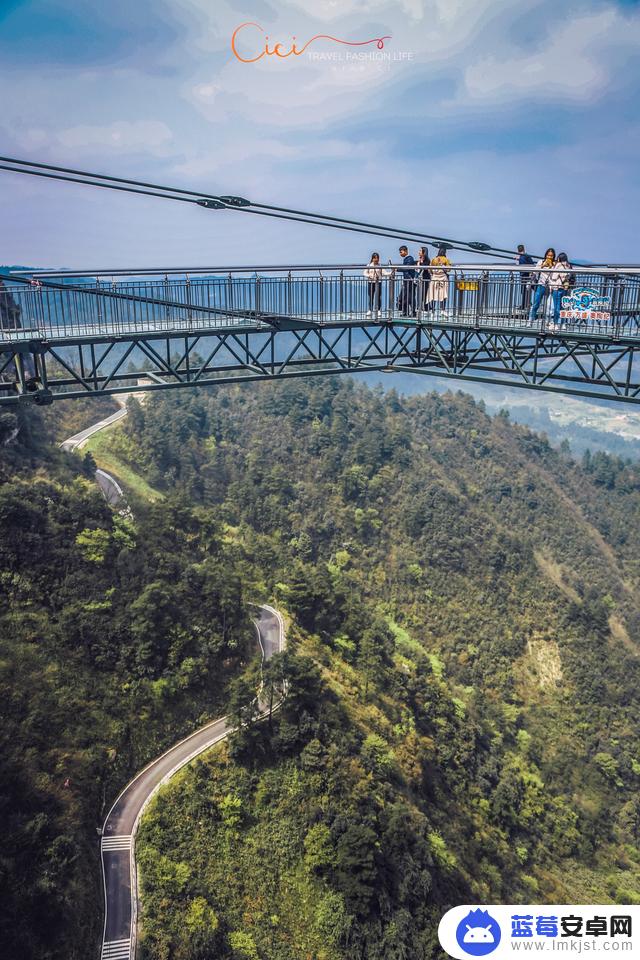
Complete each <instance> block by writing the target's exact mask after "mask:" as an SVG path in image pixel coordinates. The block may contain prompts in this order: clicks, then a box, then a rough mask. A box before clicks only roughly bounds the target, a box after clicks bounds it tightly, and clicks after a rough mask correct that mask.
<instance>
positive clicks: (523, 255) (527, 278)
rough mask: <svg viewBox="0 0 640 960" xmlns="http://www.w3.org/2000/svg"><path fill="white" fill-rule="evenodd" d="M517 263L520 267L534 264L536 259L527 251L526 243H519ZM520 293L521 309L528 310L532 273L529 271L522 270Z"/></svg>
mask: <svg viewBox="0 0 640 960" xmlns="http://www.w3.org/2000/svg"><path fill="white" fill-rule="evenodd" d="M516 263H517V264H518V266H519V267H528V266H533V265H534V263H535V260H534V259H533V257H532V256H531V254H530V253H527V251H526V250H525V246H524V243H519V244H518V256H517V257H516ZM520 295H521V303H522V306H521V309H522V310H527V309H528V307H529V304H530V303H531V274H530V273H529V272H528V271H524V270H523V271H522V273H521V274H520Z"/></svg>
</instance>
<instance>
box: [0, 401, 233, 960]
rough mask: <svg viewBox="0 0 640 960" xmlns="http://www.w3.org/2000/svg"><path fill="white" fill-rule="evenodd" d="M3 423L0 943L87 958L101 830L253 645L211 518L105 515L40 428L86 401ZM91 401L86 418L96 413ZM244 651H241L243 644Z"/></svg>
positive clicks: (201, 512) (176, 506) (167, 512)
mask: <svg viewBox="0 0 640 960" xmlns="http://www.w3.org/2000/svg"><path fill="white" fill-rule="evenodd" d="M68 409H69V411H70V412H71V413H72V423H69V422H67V421H65V416H66V413H65V410H64V405H62V409H60V408H59V407H58V406H56V407H54V408H53V409H52V410H51V411H47V424H45V421H44V420H43V417H42V415H41V414H40V413H39V412H38V411H37V410H35V409H34V410H29V411H28V413H25V412H23V411H20V410H19V411H18V412H17V413H15V414H13V413H11V414H3V416H2V418H0V430H3V431H4V432H3V433H0V455H1V458H2V459H1V460H0V584H1V588H2V589H1V592H0V647H1V653H0V699H1V701H2V708H1V711H0V713H1V721H2V722H1V725H0V737H1V740H2V743H1V748H0V756H1V760H0V817H1V819H2V832H3V842H2V854H1V855H0V898H1V901H2V911H1V915H2V920H1V923H0V931H1V932H0V939H1V942H2V948H3V955H4V956H7V957H11V960H23V958H24V960H40V958H43V960H44V958H51V960H53V958H62V957H64V958H75V960H85V958H87V957H89V956H93V955H97V951H98V943H99V935H100V933H101V915H100V914H101V903H102V893H101V889H100V874H99V855H98V840H99V838H98V834H97V831H96V828H97V827H99V826H100V825H101V822H102V819H103V817H104V814H105V813H106V807H107V804H109V803H110V802H111V800H113V798H114V796H115V794H117V792H118V791H119V790H120V788H121V787H122V786H123V785H124V783H126V781H127V780H128V778H129V777H130V776H131V775H132V773H134V772H135V771H136V770H137V769H138V768H140V767H141V766H142V765H143V764H144V763H145V762H146V761H147V760H149V759H150V758H151V757H153V756H154V755H156V754H157V753H158V752H160V751H161V750H162V749H163V748H165V747H166V746H168V745H169V744H170V743H172V742H173V741H174V740H175V739H177V738H178V736H179V735H181V734H184V733H185V732H186V731H187V730H189V729H191V728H192V727H193V726H195V725H198V724H199V723H201V722H202V721H203V719H204V718H209V717H211V716H216V715H217V714H218V711H219V710H220V709H221V708H222V704H223V703H224V702H225V700H226V696H225V694H224V687H225V683H226V681H227V680H228V678H229V677H230V676H231V675H233V673H234V672H236V671H237V665H238V663H239V661H240V660H241V658H242V656H243V655H244V654H245V649H246V648H247V647H248V646H249V644H251V643H252V636H251V631H250V629H249V625H248V620H247V614H246V609H245V605H244V599H243V595H242V585H241V579H242V577H241V571H240V558H239V557H238V551H237V549H236V548H235V547H234V545H233V544H230V543H228V542H226V541H225V539H224V537H223V534H222V531H221V529H220V527H219V524H218V522H217V519H216V516H215V512H212V511H211V510H210V509H209V510H207V509H205V508H202V507H199V508H195V509H191V508H190V507H189V506H187V505H186V504H185V503H184V501H180V502H179V501H178V500H176V499H174V500H172V499H171V498H167V500H166V501H165V502H163V503H162V504H155V505H145V504H142V503H136V504H135V509H134V512H133V516H130V515H127V514H118V513H114V512H112V511H111V510H110V509H109V508H108V507H107V506H106V504H105V503H104V501H103V499H102V497H101V496H100V494H99V492H98V489H97V486H96V484H95V483H94V481H93V470H94V464H93V462H92V460H91V458H90V457H89V458H85V459H84V461H83V460H82V459H80V458H77V457H72V456H70V455H68V454H64V453H62V452H61V451H58V450H57V449H56V448H55V447H54V446H51V445H49V444H48V443H47V442H46V441H45V440H44V439H43V437H45V436H46V435H47V433H48V432H49V431H50V427H51V421H52V420H53V419H54V418H56V417H57V418H58V419H60V418H62V423H61V424H58V427H57V432H61V429H62V427H63V426H64V423H65V422H66V429H68V430H69V432H73V430H76V429H79V428H80V427H81V426H83V425H84V422H83V416H85V417H86V416H87V415H88V414H89V410H88V409H85V410H84V414H83V406H82V404H80V405H79V406H78V407H76V408H74V409H73V410H71V408H68ZM108 412H109V411H108V410H106V411H103V410H102V409H101V406H100V405H95V406H94V407H93V413H92V414H91V417H89V419H88V420H87V421H85V422H91V419H93V420H95V419H97V418H98V417H99V416H101V415H103V413H108ZM249 649H251V647H250V646H249Z"/></svg>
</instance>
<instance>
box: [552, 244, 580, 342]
mask: <svg viewBox="0 0 640 960" xmlns="http://www.w3.org/2000/svg"><path fill="white" fill-rule="evenodd" d="M573 284H575V274H574V273H573V272H572V270H571V264H570V263H569V258H568V256H567V255H566V253H559V254H558V259H557V260H556V264H555V270H554V271H553V273H552V274H551V275H550V277H549V290H550V291H551V296H552V297H553V324H554V327H555V328H556V329H557V328H558V327H561V326H562V321H561V319H560V310H561V308H562V298H563V297H565V296H566V295H567V294H568V293H569V291H570V290H571V287H572V285H573Z"/></svg>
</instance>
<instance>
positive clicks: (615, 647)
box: [108, 378, 640, 960]
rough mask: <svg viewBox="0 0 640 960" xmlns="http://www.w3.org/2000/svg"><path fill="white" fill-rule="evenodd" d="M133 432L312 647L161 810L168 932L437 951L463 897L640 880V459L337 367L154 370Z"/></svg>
mask: <svg viewBox="0 0 640 960" xmlns="http://www.w3.org/2000/svg"><path fill="white" fill-rule="evenodd" d="M108 437H109V447H110V455H111V457H112V461H111V462H114V459H115V462H117V460H118V459H120V461H121V462H122V463H124V464H126V465H127V469H128V470H131V469H132V468H133V469H134V470H135V471H137V472H139V473H141V474H143V476H144V478H145V480H146V482H147V484H148V485H149V488H153V489H155V490H156V491H158V492H160V493H164V495H165V496H170V497H173V498H176V497H177V498H179V500H180V502H184V503H190V504H196V505H199V507H198V508H197V509H206V510H208V511H211V514H212V515H213V516H214V517H215V519H216V522H217V523H219V524H221V525H222V526H223V528H224V530H225V537H226V539H228V540H229V541H230V542H232V543H235V544H236V545H237V547H238V549H240V550H242V551H244V553H245V555H246V556H247V557H250V558H251V562H252V563H253V564H255V568H256V569H257V570H259V578H258V579H256V582H255V583H254V586H253V590H254V595H255V596H256V598H258V599H260V598H265V599H266V598H269V597H275V599H276V601H277V603H278V605H279V606H280V608H281V609H282V610H283V611H285V612H286V613H287V614H288V616H290V618H291V626H290V631H289V634H290V636H289V643H290V649H291V650H292V652H293V653H294V654H295V656H294V657H293V659H291V658H289V659H288V661H287V662H285V663H284V664H282V663H278V661H277V660H276V661H275V662H274V665H273V669H272V670H271V671H270V672H271V678H270V677H269V676H268V677H267V683H269V682H272V681H273V673H274V671H277V672H280V673H281V672H282V671H283V670H284V671H285V672H286V673H287V674H288V675H289V677H290V686H289V690H290V693H289V696H288V697H287V700H286V702H285V706H284V708H283V709H282V711H281V712H280V713H278V714H276V715H275V716H274V718H273V722H272V723H270V724H258V725H249V727H248V728H247V729H246V730H245V732H244V733H243V734H242V736H238V737H236V738H235V740H234V741H233V742H232V743H231V744H230V746H229V748H222V749H219V750H216V751H214V752H212V753H210V754H209V755H208V756H207V757H206V758H205V759H203V760H201V761H200V762H198V763H196V764H195V765H194V766H193V767H192V768H190V769H188V770H186V771H184V772H182V773H181V774H180V775H179V776H178V777H177V778H176V780H175V781H173V782H172V784H171V785H170V786H169V787H168V788H167V789H165V790H164V791H163V792H162V793H161V794H160V795H159V796H158V798H157V800H156V801H155V802H154V804H153V805H152V807H151V808H150V811H149V813H148V815H147V816H146V818H145V820H144V822H143V826H142V829H141V833H140V836H139V843H138V850H139V858H140V863H141V868H142V880H143V890H144V901H143V910H144V913H143V941H142V942H143V949H144V951H145V952H144V956H145V957H146V958H149V960H150V958H154V960H155V958H169V957H171V958H175V960H191V958H193V960H195V958H205V957H210V956H212V955H215V956H216V957H221V958H227V960H230V958H234V960H243V958H244V960H255V958H260V960H301V958H305V960H306V958H314V960H316V958H317V960H342V958H344V960H347V958H349V960H357V958H361V960H383V958H384V960H401V958H407V957H411V958H431V957H436V956H439V955H440V953H439V949H438V947H437V942H436V933H435V931H436V927H437V922H438V920H439V918H440V916H441V914H442V911H443V910H444V909H445V908H446V907H447V906H448V905H451V904H455V903H465V902H467V903H468V902H481V903H482V902H491V901H494V902H495V901H504V902H519V901H520V902H529V901H532V900H533V901H534V902H545V901H546V902H566V903H571V902H574V901H575V902H595V903H598V902H606V901H617V902H629V901H632V902H640V855H639V853H638V840H639V838H640V800H639V798H638V787H639V785H640V741H639V735H638V720H639V712H640V711H639V697H638V686H639V679H640V671H639V662H638V653H639V652H640V646H639V640H640V583H639V580H638V574H639V563H640V559H639V558H640V550H639V547H640V531H639V529H638V515H639V514H638V509H639V506H640V470H639V469H638V468H637V467H635V466H632V465H630V464H629V463H625V462H624V461H622V460H619V459H616V458H611V457H608V456H606V455H604V454H597V455H593V456H586V457H585V458H584V460H583V461H582V462H581V463H580V464H578V463H576V462H574V461H573V460H571V459H570V458H569V457H568V456H567V455H566V453H563V452H559V451H556V450H553V449H552V448H551V447H550V446H549V444H548V442H547V441H546V439H545V438H544V437H540V436H537V435H535V434H533V433H531V432H530V431H528V430H527V429H526V428H523V427H518V426H515V425H513V424H511V423H510V422H509V421H508V419H507V418H505V417H501V416H497V417H494V418H491V417H489V416H487V414H486V413H485V412H484V410H483V408H482V406H479V405H476V404H475V403H474V402H473V401H472V400H471V399H470V398H469V397H465V396H464V395H462V394H458V395H455V396H454V395H448V396H444V397H442V396H436V395H429V396H418V397H411V398H409V399H401V398H399V397H398V396H397V395H396V394H395V393H393V392H390V393H383V392H382V391H381V390H379V391H375V390H374V391H372V390H369V389H367V388H364V387H361V386H359V385H356V384H355V383H354V382H351V381H347V380H340V381H339V382H338V380H331V379H324V378H323V379H320V378H318V379H317V380H312V381H306V382H292V383H289V384H285V385H282V384H280V385H276V384H268V385H260V386H258V385H252V386H246V387H242V388H240V387H238V388H228V387H227V388H224V389H221V390H220V391H211V392H199V393H195V392H194V393H191V392H188V393H187V392H184V393H183V392H180V393H178V394H175V395H154V396H152V397H150V398H149V399H148V401H147V403H146V405H145V406H144V407H142V406H140V405H139V404H138V403H136V402H133V403H132V404H131V407H130V415H129V417H128V418H127V421H125V422H124V426H123V427H122V428H119V429H118V430H114V431H111V432H110V433H109V434H108ZM285 660H287V658H285ZM250 689H251V675H248V676H247V678H245V680H244V681H241V682H239V684H238V686H237V688H236V689H235V690H234V691H233V694H232V700H231V704H232V709H233V710H234V711H236V712H237V713H238V714H239V715H242V716H244V717H245V719H247V717H246V712H243V707H242V705H243V704H246V702H247V691H248V690H250Z"/></svg>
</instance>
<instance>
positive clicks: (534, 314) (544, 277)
mask: <svg viewBox="0 0 640 960" xmlns="http://www.w3.org/2000/svg"><path fill="white" fill-rule="evenodd" d="M555 263H556V251H555V250H554V249H553V247H549V249H548V250H547V252H546V253H545V255H544V257H543V258H542V260H538V262H537V264H536V270H537V272H536V273H534V274H533V276H532V280H533V281H534V290H533V302H532V304H531V310H530V311H529V320H530V321H531V322H532V323H533V322H534V320H537V319H538V310H539V309H540V304H541V303H542V300H543V298H544V297H546V295H547V291H548V290H549V277H550V275H551V270H552V268H553V267H554V266H555Z"/></svg>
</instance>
